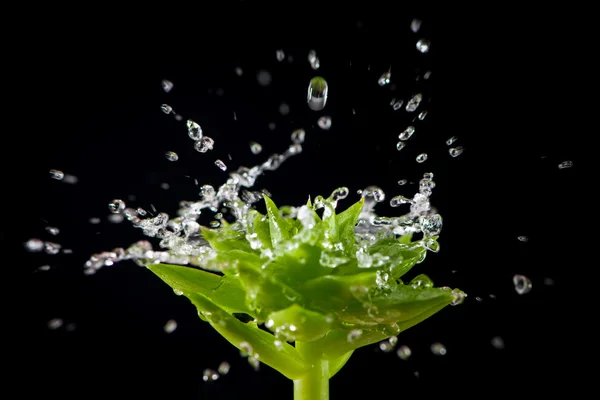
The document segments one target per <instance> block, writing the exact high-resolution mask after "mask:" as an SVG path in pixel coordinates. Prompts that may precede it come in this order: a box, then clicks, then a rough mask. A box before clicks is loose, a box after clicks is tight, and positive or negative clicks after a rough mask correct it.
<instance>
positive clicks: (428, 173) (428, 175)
mask: <svg viewBox="0 0 600 400" xmlns="http://www.w3.org/2000/svg"><path fill="white" fill-rule="evenodd" d="M423 178H424V179H433V172H425V173H424V174H423Z"/></svg>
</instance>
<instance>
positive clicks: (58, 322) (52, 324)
mask: <svg viewBox="0 0 600 400" xmlns="http://www.w3.org/2000/svg"><path fill="white" fill-rule="evenodd" d="M61 326H63V320H62V319H61V318H52V319H51V320H50V321H48V328H50V329H58V328H60V327H61Z"/></svg>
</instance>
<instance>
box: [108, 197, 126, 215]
mask: <svg viewBox="0 0 600 400" xmlns="http://www.w3.org/2000/svg"><path fill="white" fill-rule="evenodd" d="M108 209H109V210H110V212H112V213H114V214H117V213H120V212H122V211H123V210H124V209H125V202H124V201H123V200H119V199H114V200H113V201H111V202H110V203H108Z"/></svg>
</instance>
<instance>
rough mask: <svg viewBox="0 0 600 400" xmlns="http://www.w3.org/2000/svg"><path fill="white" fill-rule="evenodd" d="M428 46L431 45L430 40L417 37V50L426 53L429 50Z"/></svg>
mask: <svg viewBox="0 0 600 400" xmlns="http://www.w3.org/2000/svg"><path fill="white" fill-rule="evenodd" d="M429 47H431V42H430V41H429V40H427V39H419V41H418V42H417V50H419V51H420V52H421V53H427V52H428V51H429Z"/></svg>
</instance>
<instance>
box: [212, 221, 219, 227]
mask: <svg viewBox="0 0 600 400" xmlns="http://www.w3.org/2000/svg"><path fill="white" fill-rule="evenodd" d="M209 225H210V227H211V228H218V227H219V226H221V223H220V222H219V221H210V222H209Z"/></svg>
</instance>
